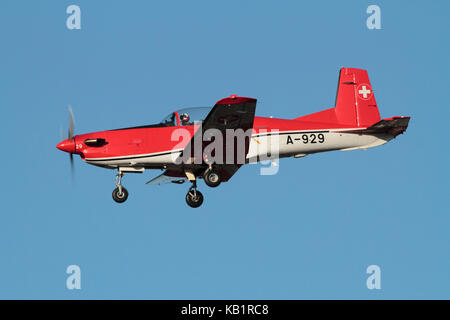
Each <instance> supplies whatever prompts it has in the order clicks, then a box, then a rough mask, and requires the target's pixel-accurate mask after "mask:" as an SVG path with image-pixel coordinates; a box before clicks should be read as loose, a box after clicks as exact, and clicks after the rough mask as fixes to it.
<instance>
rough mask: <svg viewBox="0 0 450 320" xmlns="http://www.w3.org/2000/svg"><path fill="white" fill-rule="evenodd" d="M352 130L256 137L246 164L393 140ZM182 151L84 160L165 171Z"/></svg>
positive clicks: (119, 166) (253, 138)
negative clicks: (352, 131)
mask: <svg viewBox="0 0 450 320" xmlns="http://www.w3.org/2000/svg"><path fill="white" fill-rule="evenodd" d="M351 130H354V129H333V130H309V131H305V130H302V131H289V132H278V133H269V134H267V133H265V134H255V135H253V136H252V138H251V140H250V147H249V152H248V154H247V159H246V160H247V161H248V162H258V161H261V160H266V159H268V158H270V159H276V158H286V157H292V156H296V157H302V156H305V155H308V154H312V153H318V152H326V151H333V150H342V151H349V150H358V149H368V148H373V147H377V146H380V145H383V144H385V143H387V142H388V141H390V140H391V139H393V136H392V135H389V134H360V133H346V132H345V131H351ZM181 152H182V149H178V150H167V151H163V152H157V153H151V154H137V155H127V156H122V157H110V158H95V159H94V158H90V159H88V158H86V159H85V161H86V162H87V163H89V164H92V165H96V166H100V167H105V168H110V169H116V168H142V169H145V168H155V169H156V168H165V167H171V166H174V161H175V159H177V158H178V157H179V156H180V154H181Z"/></svg>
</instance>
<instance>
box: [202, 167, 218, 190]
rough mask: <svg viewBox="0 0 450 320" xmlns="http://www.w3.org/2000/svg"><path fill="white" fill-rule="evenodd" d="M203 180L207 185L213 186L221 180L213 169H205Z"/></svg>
mask: <svg viewBox="0 0 450 320" xmlns="http://www.w3.org/2000/svg"><path fill="white" fill-rule="evenodd" d="M203 180H205V183H206V185H207V186H208V187H211V188H215V187H217V186H219V184H220V183H221V182H222V178H221V177H220V175H219V174H218V173H217V172H216V171H214V170H207V171H206V172H205V174H204V175H203Z"/></svg>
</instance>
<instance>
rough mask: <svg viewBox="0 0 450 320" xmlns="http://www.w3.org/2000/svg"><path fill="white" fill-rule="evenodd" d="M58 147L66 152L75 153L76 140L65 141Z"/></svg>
mask: <svg viewBox="0 0 450 320" xmlns="http://www.w3.org/2000/svg"><path fill="white" fill-rule="evenodd" d="M56 147H57V148H58V149H59V150H62V151H65V152H69V153H75V140H74V139H70V140H64V141H63V142H60V143H58V144H57V145H56Z"/></svg>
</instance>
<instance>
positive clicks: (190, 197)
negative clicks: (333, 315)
mask: <svg viewBox="0 0 450 320" xmlns="http://www.w3.org/2000/svg"><path fill="white" fill-rule="evenodd" d="M196 194H197V197H195V198H194V191H193V190H189V192H188V193H187V194H186V203H187V204H188V206H190V207H191V208H198V207H200V206H201V205H202V203H203V194H202V193H201V192H200V191H198V190H197V192H196Z"/></svg>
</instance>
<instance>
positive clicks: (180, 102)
mask: <svg viewBox="0 0 450 320" xmlns="http://www.w3.org/2000/svg"><path fill="white" fill-rule="evenodd" d="M71 4H77V5H79V6H80V8H81V19H82V21H81V27H82V28H81V30H68V29H67V28H66V18H67V17H68V15H67V14H66V8H67V6H69V5H71ZM370 4H377V5H378V6H379V7H380V8H381V26H382V29H381V30H368V29H367V28H366V19H367V17H368V14H366V8H367V6H368V5H370ZM449 10H450V5H449V2H448V1H313V2H312V1H308V2H306V1H305V2H302V1H183V2H181V1H170V2H169V1H81V0H78V1H56V0H54V1H6V0H5V1H1V2H0V30H1V31H0V32H1V41H2V50H0V74H1V77H0V106H1V108H0V110H1V116H2V120H3V121H2V125H1V126H0V132H1V137H2V145H3V147H2V153H1V154H2V167H3V172H2V175H1V176H2V178H3V183H2V184H1V186H0V190H1V194H2V195H3V197H4V198H3V202H2V210H1V214H0V252H1V260H0V261H1V263H0V298H3V299H5V298H27V299H47V298H57V299H80V298H84V299H109V298H114V299H121V298H124V299H381V298H384V299H419V298H426V299H430V298H433V299H443V298H446V299H449V298H450V293H449V292H450V290H449V287H450V255H449V246H450V234H449V231H448V230H449V224H450V217H449V209H448V199H449V197H448V196H449V191H448V190H449V187H450V185H449V178H450V176H449V167H448V164H449V151H448V147H447V144H448V138H449V137H448V119H449V117H450V112H449V108H448V97H447V95H448V93H449V85H450V81H449V79H448V74H449V73H450V62H449V59H448V57H449V56H450V45H449V41H448V40H449V35H450V34H449V30H450V20H449V19H448V12H449ZM341 66H346V67H359V68H365V69H367V70H368V72H369V76H370V79H371V82H372V86H373V88H374V91H375V95H376V99H377V102H378V105H379V108H380V112H381V115H382V117H385V118H386V117H391V116H395V115H409V116H411V117H412V120H411V122H410V127H409V128H408V131H407V132H406V134H404V135H402V136H399V137H398V138H397V139H395V140H394V141H392V142H390V143H388V144H386V145H384V146H382V147H379V148H374V149H370V150H367V151H352V152H330V153H324V154H318V155H311V156H308V157H306V158H303V159H283V160H281V162H280V170H279V172H278V174H276V175H273V176H261V175H259V170H260V166H258V165H249V166H246V167H244V168H242V169H240V170H239V172H238V173H237V174H236V175H235V176H234V177H233V179H232V180H231V181H230V182H228V183H224V184H222V185H221V186H220V187H219V188H217V189H209V188H208V187H206V186H205V185H204V183H203V182H201V183H200V190H201V191H202V192H203V194H204V195H205V202H204V204H203V206H202V207H201V208H199V209H195V210H193V209H190V208H189V207H188V206H187V205H186V203H185V201H184V196H185V193H186V189H187V185H164V186H147V185H145V184H144V183H145V182H146V181H147V180H149V179H150V178H152V177H154V176H156V175H157V174H159V171H155V172H145V173H144V174H141V175H132V174H129V175H127V176H125V178H124V185H125V186H126V187H127V189H128V190H129V192H130V196H129V199H128V201H127V202H126V203H125V204H122V205H118V204H116V203H114V202H113V201H112V199H111V192H112V190H113V188H114V183H113V177H114V172H113V171H109V170H106V169H101V168H96V167H93V166H89V165H87V164H85V163H83V162H82V161H81V160H80V159H79V158H78V157H76V159H75V165H76V168H75V181H74V183H72V181H71V177H70V167H69V159H68V156H67V154H65V153H63V152H60V151H59V150H57V149H56V148H55V145H56V144H57V143H58V142H59V140H60V128H61V127H63V128H66V127H67V122H68V112H67V106H68V104H71V105H72V108H73V110H74V113H75V121H76V129H75V132H76V133H86V132H91V131H97V130H105V129H112V128H117V127H125V126H131V125H143V124H148V123H153V122H157V121H159V120H160V119H162V118H163V117H164V116H165V115H167V114H168V113H169V112H170V111H172V110H174V109H178V108H180V107H185V106H196V105H201V106H204V105H213V104H214V103H215V102H216V101H217V100H219V99H220V98H222V97H225V96H229V95H230V94H238V95H243V96H250V97H255V98H258V105H257V114H258V115H265V116H269V115H273V116H276V117H280V118H294V117H298V116H301V115H305V114H308V113H312V112H315V111H318V110H322V109H325V108H328V107H330V106H332V105H333V104H334V98H335V92H336V83H337V77H338V71H339V68H340V67H341ZM72 264H76V265H79V266H80V268H81V272H82V277H81V283H82V284H81V286H82V289H81V290H68V289H66V278H67V276H68V275H67V274H66V273H65V271H66V268H67V266H69V265H72ZM372 264H376V265H378V266H380V268H381V286H382V289H381V290H368V289H367V287H366V279H367V277H368V275H367V274H366V268H367V267H368V266H369V265H372Z"/></svg>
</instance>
